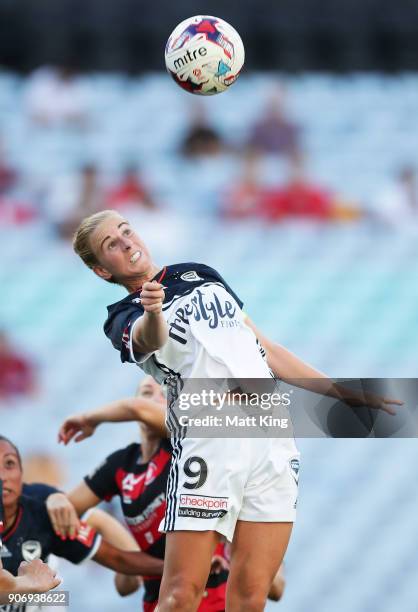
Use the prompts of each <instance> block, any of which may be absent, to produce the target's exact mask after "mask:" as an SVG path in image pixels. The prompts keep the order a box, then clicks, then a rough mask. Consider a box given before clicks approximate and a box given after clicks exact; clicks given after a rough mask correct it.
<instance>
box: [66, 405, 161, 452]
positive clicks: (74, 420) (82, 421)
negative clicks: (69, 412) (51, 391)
mask: <svg viewBox="0 0 418 612" xmlns="http://www.w3.org/2000/svg"><path fill="white" fill-rule="evenodd" d="M125 421H140V422H142V423H145V424H146V425H148V426H149V427H151V428H152V429H153V430H154V431H155V432H156V433H157V434H158V435H159V436H161V437H166V436H167V435H168V431H167V429H166V426H165V410H164V408H162V406H160V405H159V404H157V403H156V402H152V401H151V400H147V399H143V398H140V397H129V398H126V399H121V400H117V401H115V402H111V403H109V404H105V405H103V406H100V407H99V408H95V409H94V410H91V411H89V412H85V413H80V414H75V415H73V416H70V417H68V419H66V420H65V421H64V423H63V424H62V425H61V427H60V430H59V432H58V441H59V442H63V443H64V444H68V443H69V442H70V441H71V440H74V442H81V441H82V440H85V439H86V438H89V437H90V436H92V435H93V433H94V432H95V430H96V427H97V426H98V425H100V424H101V423H121V422H125Z"/></svg>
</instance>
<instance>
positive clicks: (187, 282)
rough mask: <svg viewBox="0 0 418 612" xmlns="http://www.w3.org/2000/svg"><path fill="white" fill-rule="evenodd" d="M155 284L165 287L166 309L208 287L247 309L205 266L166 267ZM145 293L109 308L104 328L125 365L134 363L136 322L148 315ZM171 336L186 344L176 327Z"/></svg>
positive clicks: (219, 278)
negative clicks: (131, 339) (132, 343)
mask: <svg viewBox="0 0 418 612" xmlns="http://www.w3.org/2000/svg"><path fill="white" fill-rule="evenodd" d="M152 280H156V281H158V282H160V283H162V284H163V285H164V287H165V289H164V291H165V299H164V305H165V306H167V305H171V304H172V303H173V301H177V300H178V299H179V298H182V297H185V296H187V295H189V294H191V293H192V292H193V291H194V290H195V289H196V288H197V287H200V286H202V285H205V284H208V283H210V284H212V283H214V284H217V285H221V286H223V287H224V288H225V289H226V291H227V292H228V293H229V294H230V295H231V297H232V298H233V299H234V301H235V302H236V303H237V304H238V305H239V308H242V306H243V303H242V301H241V300H240V299H239V298H238V297H237V295H236V294H235V293H234V292H233V291H232V289H231V287H230V286H229V285H228V284H227V283H226V282H225V281H224V279H223V278H222V276H221V275H220V274H219V273H218V272H217V271H216V270H214V269H213V268H210V267H209V266H205V265H204V264H199V263H183V264H175V265H172V266H166V267H165V268H163V269H162V270H161V271H160V272H158V274H156V275H155V276H154V278H153V279H152ZM141 289H142V287H139V288H138V290H137V291H135V292H134V293H130V294H129V295H128V296H127V297H125V298H124V299H123V300H120V301H119V302H116V304H112V305H111V306H108V307H107V311H108V317H107V319H106V322H105V324H104V331H105V334H106V336H107V337H108V338H109V339H110V340H111V342H112V344H113V346H114V347H115V348H116V349H117V350H118V351H120V358H121V361H134V360H133V359H132V357H131V354H130V351H129V335H130V327H131V326H132V324H133V322H134V321H135V320H136V319H137V318H138V317H140V316H142V315H143V314H144V309H143V307H142V305H141V300H140V297H139V296H140V293H141ZM203 316H204V314H203ZM183 323H184V322H183ZM170 335H171V337H173V338H174V339H176V338H177V339H178V338H180V339H181V340H184V338H182V334H181V333H180V330H178V329H177V330H176V329H175V327H173V328H171V329H170ZM181 340H180V341H181Z"/></svg>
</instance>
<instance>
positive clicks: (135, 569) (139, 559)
mask: <svg viewBox="0 0 418 612" xmlns="http://www.w3.org/2000/svg"><path fill="white" fill-rule="evenodd" d="M93 559H94V561H97V563H100V565H104V566H105V567H108V568H109V569H112V570H114V571H115V572H119V573H121V574H129V575H134V576H135V575H138V574H139V575H146V576H161V575H162V573H163V565H164V562H163V561H162V560H161V559H157V558H156V557H151V555H148V554H147V553H144V552H141V551H134V552H132V551H126V550H120V549H119V548H115V547H114V546H112V545H111V544H109V542H105V541H104V540H102V542H101V544H100V547H99V550H98V551H97V553H96V554H95V555H94V557H93Z"/></svg>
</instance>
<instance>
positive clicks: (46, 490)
mask: <svg viewBox="0 0 418 612" xmlns="http://www.w3.org/2000/svg"><path fill="white" fill-rule="evenodd" d="M51 493H61V491H57V489H56V488H55V487H51V486H50V485H47V484H44V483H43V482H33V483H31V484H27V483H23V488H22V495H28V496H29V497H36V499H40V500H42V501H46V500H47V499H48V497H49V496H50V495H51Z"/></svg>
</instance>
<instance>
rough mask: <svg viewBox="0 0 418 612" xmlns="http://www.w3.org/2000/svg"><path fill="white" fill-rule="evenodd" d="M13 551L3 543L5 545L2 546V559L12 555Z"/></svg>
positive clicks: (0, 553)
mask: <svg viewBox="0 0 418 612" xmlns="http://www.w3.org/2000/svg"><path fill="white" fill-rule="evenodd" d="M11 556H12V553H11V552H10V550H9V549H8V548H7V546H6V544H3V546H2V547H1V548H0V559H1V558H2V557H3V558H6V557H11Z"/></svg>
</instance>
